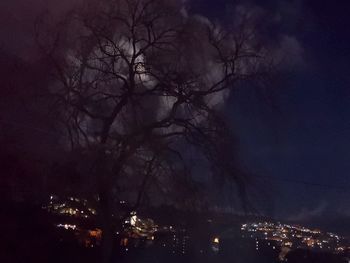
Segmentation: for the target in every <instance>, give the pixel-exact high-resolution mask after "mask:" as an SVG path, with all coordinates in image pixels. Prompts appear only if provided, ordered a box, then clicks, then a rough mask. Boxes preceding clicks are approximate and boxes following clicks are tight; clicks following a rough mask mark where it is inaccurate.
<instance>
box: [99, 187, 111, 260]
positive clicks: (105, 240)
mask: <svg viewBox="0 0 350 263" xmlns="http://www.w3.org/2000/svg"><path fill="white" fill-rule="evenodd" d="M107 191H108V190H107ZM111 200H112V199H111V195H110V194H109V193H107V192H101V193H100V201H99V203H100V222H101V228H102V244H101V245H102V246H101V257H102V262H103V263H110V262H112V253H113V222H112V204H111Z"/></svg>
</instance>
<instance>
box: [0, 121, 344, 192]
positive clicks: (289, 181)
mask: <svg viewBox="0 0 350 263" xmlns="http://www.w3.org/2000/svg"><path fill="white" fill-rule="evenodd" d="M0 123H6V124H11V125H15V126H18V127H21V128H27V129H32V130H35V131H37V132H42V133H45V134H51V135H55V136H57V135H60V136H64V137H68V136H67V135H65V134H61V133H58V132H52V131H48V130H45V129H42V128H38V127H33V126H29V125H26V124H23V123H18V122H13V121H7V120H0ZM251 176H253V177H255V178H259V179H267V180H270V181H277V182H283V183H287V184H299V185H306V186H313V187H320V188H324V189H327V190H341V191H344V192H346V193H350V186H338V185H329V184H322V183H313V182H308V181H303V180H297V179H288V178H278V177H275V176H266V175H264V176H263V175H251Z"/></svg>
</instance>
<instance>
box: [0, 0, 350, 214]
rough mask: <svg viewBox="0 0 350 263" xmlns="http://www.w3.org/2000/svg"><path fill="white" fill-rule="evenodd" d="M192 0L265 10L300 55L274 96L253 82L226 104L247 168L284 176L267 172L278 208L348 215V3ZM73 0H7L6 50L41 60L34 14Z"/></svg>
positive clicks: (216, 13) (2, 13)
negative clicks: (34, 25)
mask: <svg viewBox="0 0 350 263" xmlns="http://www.w3.org/2000/svg"><path fill="white" fill-rule="evenodd" d="M189 2H190V3H191V5H192V8H191V11H192V12H195V13H200V14H203V15H206V16H209V17H210V18H212V19H217V20H221V21H225V19H229V16H228V15H227V12H226V11H225V10H226V7H228V6H229V5H235V4H237V3H239V4H243V5H245V6H249V8H252V9H259V10H261V11H262V12H265V13H266V14H267V16H266V17H268V18H267V21H266V22H267V24H268V27H267V29H266V37H267V38H270V39H271V42H273V41H275V42H276V43H279V45H280V47H282V48H283V49H285V51H287V52H288V51H289V52H290V54H292V57H291V59H294V60H296V61H295V62H297V63H295V65H296V66H294V67H286V68H285V69H284V70H283V72H282V74H280V76H279V77H278V79H277V80H276V81H274V82H273V83H272V84H271V87H270V90H269V91H268V96H267V97H268V99H266V96H265V95H264V94H261V93H259V92H257V91H256V90H255V89H253V88H250V87H247V88H245V89H241V90H239V91H238V92H237V93H235V95H234V96H232V98H231V99H230V101H229V103H228V105H227V109H226V111H227V114H228V116H229V117H230V120H231V121H232V125H233V126H234V127H236V130H235V131H236V134H237V138H238V140H239V143H240V158H241V160H242V161H243V162H244V164H245V166H246V167H247V169H249V170H251V171H252V172H254V173H255V174H256V175H257V176H260V177H261V178H267V177H273V178H277V179H278V180H275V179H271V178H270V179H266V180H270V181H271V184H272V185H273V191H272V193H271V195H273V196H274V198H273V200H274V201H273V205H274V213H275V215H276V216H279V217H284V218H291V219H293V218H294V219H304V218H308V217H310V218H311V217H316V216H321V215H323V214H327V213H329V212H336V213H339V214H342V215H345V214H346V213H348V214H347V216H350V215H349V211H350V190H349V188H348V189H347V187H348V186H350V176H349V174H350V153H349V147H350V106H349V102H350V85H349V84H350V74H349V73H350V72H349V61H350V48H349V46H350V18H349V16H348V13H347V10H349V8H350V6H346V4H344V5H340V4H337V5H336V4H334V2H332V1H316V0H314V1H297V0H295V1H292V0H275V1H272V0H270V1H228V0H226V1H225V0H215V1H214V0H192V2H191V1H189ZM72 3H74V1H71V0H65V1H55V0H27V1H23V0H2V1H1V3H0V25H1V26H0V48H1V51H2V52H3V53H4V52H5V53H6V52H8V53H13V54H15V55H17V56H20V57H22V58H24V59H26V60H29V61H30V60H35V53H34V43H33V38H32V36H33V27H32V24H33V21H34V19H35V17H37V16H38V14H40V13H42V12H44V11H45V10H49V11H51V12H52V13H53V15H54V16H59V14H61V13H62V12H63V11H64V10H66V9H67V8H69V7H70V6H71V5H72ZM262 98H265V99H262ZM293 181H303V182H310V183H313V184H321V185H329V186H335V188H331V187H328V188H326V187H320V186H311V185H304V184H302V183H297V182H294V183H293ZM341 188H342V189H341Z"/></svg>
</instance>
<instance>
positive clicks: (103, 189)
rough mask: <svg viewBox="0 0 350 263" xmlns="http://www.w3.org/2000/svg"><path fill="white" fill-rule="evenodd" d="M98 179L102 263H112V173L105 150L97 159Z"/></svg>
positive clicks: (101, 150)
mask: <svg viewBox="0 0 350 263" xmlns="http://www.w3.org/2000/svg"><path fill="white" fill-rule="evenodd" d="M95 173H96V178H98V179H97V180H98V193H99V221H100V224H101V230H102V244H101V259H102V260H101V262H103V263H110V262H112V253H113V232H114V231H113V218H112V212H113V197H112V173H111V169H110V167H109V165H108V161H107V156H106V154H105V153H104V150H103V149H100V150H99V151H98V156H97V158H96V170H95Z"/></svg>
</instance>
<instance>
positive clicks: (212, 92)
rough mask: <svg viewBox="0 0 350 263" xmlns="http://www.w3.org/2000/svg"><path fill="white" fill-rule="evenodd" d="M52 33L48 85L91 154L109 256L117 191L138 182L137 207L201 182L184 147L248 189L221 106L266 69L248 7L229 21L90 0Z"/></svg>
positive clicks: (133, 2)
mask: <svg viewBox="0 0 350 263" xmlns="http://www.w3.org/2000/svg"><path fill="white" fill-rule="evenodd" d="M51 32H55V33H54V34H51V35H50V37H49V38H46V41H45V42H43V41H39V42H40V43H41V47H42V49H43V50H44V51H45V53H46V55H47V57H48V58H49V59H50V61H51V63H52V65H53V66H54V76H55V80H54V81H53V84H52V85H51V87H50V92H51V94H53V95H54V96H55V98H56V99H57V100H56V102H57V104H56V105H57V107H58V108H59V109H60V112H61V116H60V120H61V122H62V126H64V127H65V131H66V135H67V136H66V137H64V138H66V139H64V140H63V143H64V145H66V146H67V147H68V145H69V147H71V148H72V149H79V150H80V151H82V152H85V153H87V154H88V155H89V156H93V157H92V160H93V161H92V162H91V163H90V164H89V165H91V173H92V174H93V176H92V178H94V180H96V189H95V191H96V192H97V193H98V196H99V200H100V201H99V202H100V210H99V211H100V215H101V219H102V228H103V244H104V252H103V253H104V260H105V262H107V261H108V260H109V257H110V255H111V244H112V243H111V240H112V229H111V225H112V224H111V223H112V217H111V212H112V211H111V209H112V206H113V204H112V200H113V196H114V195H115V194H117V195H118V194H120V193H121V191H122V190H121V189H122V188H123V187H124V186H126V185H128V187H130V186H133V187H134V188H131V189H133V191H132V192H133V193H134V194H133V198H134V200H135V206H138V205H139V204H140V203H142V201H143V200H144V198H145V196H150V194H149V191H153V190H158V191H159V192H163V193H165V194H166V195H169V196H170V192H171V189H174V188H175V189H176V187H177V186H179V185H180V186H181V187H187V186H193V187H194V188H195V185H194V184H192V181H191V177H190V169H188V168H189V167H188V162H186V156H185V155H186V154H185V152H184V151H186V150H184V149H186V147H194V148H196V149H197V151H198V152H200V153H202V155H203V156H204V157H206V159H207V160H208V161H210V163H212V165H213V167H215V171H216V172H217V173H218V174H221V175H230V177H231V178H232V179H234V180H235V181H236V183H238V185H239V188H240V189H242V194H243V195H244V178H242V177H241V174H240V173H237V169H236V167H233V165H232V162H231V161H230V153H231V151H232V149H231V148H230V131H229V128H228V127H227V125H226V124H225V121H224V120H223V119H222V118H221V117H220V114H219V109H220V107H221V105H222V104H223V103H224V102H225V99H226V98H227V96H228V95H229V92H230V90H232V89H234V88H235V87H237V86H238V85H240V83H241V82H244V81H253V80H257V79H259V77H260V76H262V74H263V73H264V71H265V70H266V68H267V63H266V60H265V56H264V49H263V48H262V47H261V45H260V43H259V41H258V40H257V38H256V35H255V31H254V27H253V24H252V23H251V20H250V17H249V16H248V15H244V14H240V15H239V17H237V19H236V20H235V22H234V23H232V25H231V26H230V27H229V28H223V27H222V26H220V25H217V24H213V23H211V22H209V21H208V20H207V19H205V18H203V17H200V16H190V15H188V14H187V13H186V12H184V9H183V6H182V3H181V1H162V0H103V1H96V2H93V1H90V2H88V4H85V5H84V6H82V7H81V8H80V9H79V10H77V11H75V12H73V13H71V14H70V15H69V16H68V18H67V19H66V20H65V21H64V22H63V23H61V24H60V25H59V26H56V27H55V28H54V30H53V29H52V28H51ZM40 39H41V40H42V38H41V36H39V40H40ZM67 138H69V139H67ZM189 145H191V146H189ZM194 188H191V187H190V188H189V189H190V191H189V192H193V189H194ZM128 189H130V188H128ZM115 190H117V191H115ZM118 190H120V192H118Z"/></svg>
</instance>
